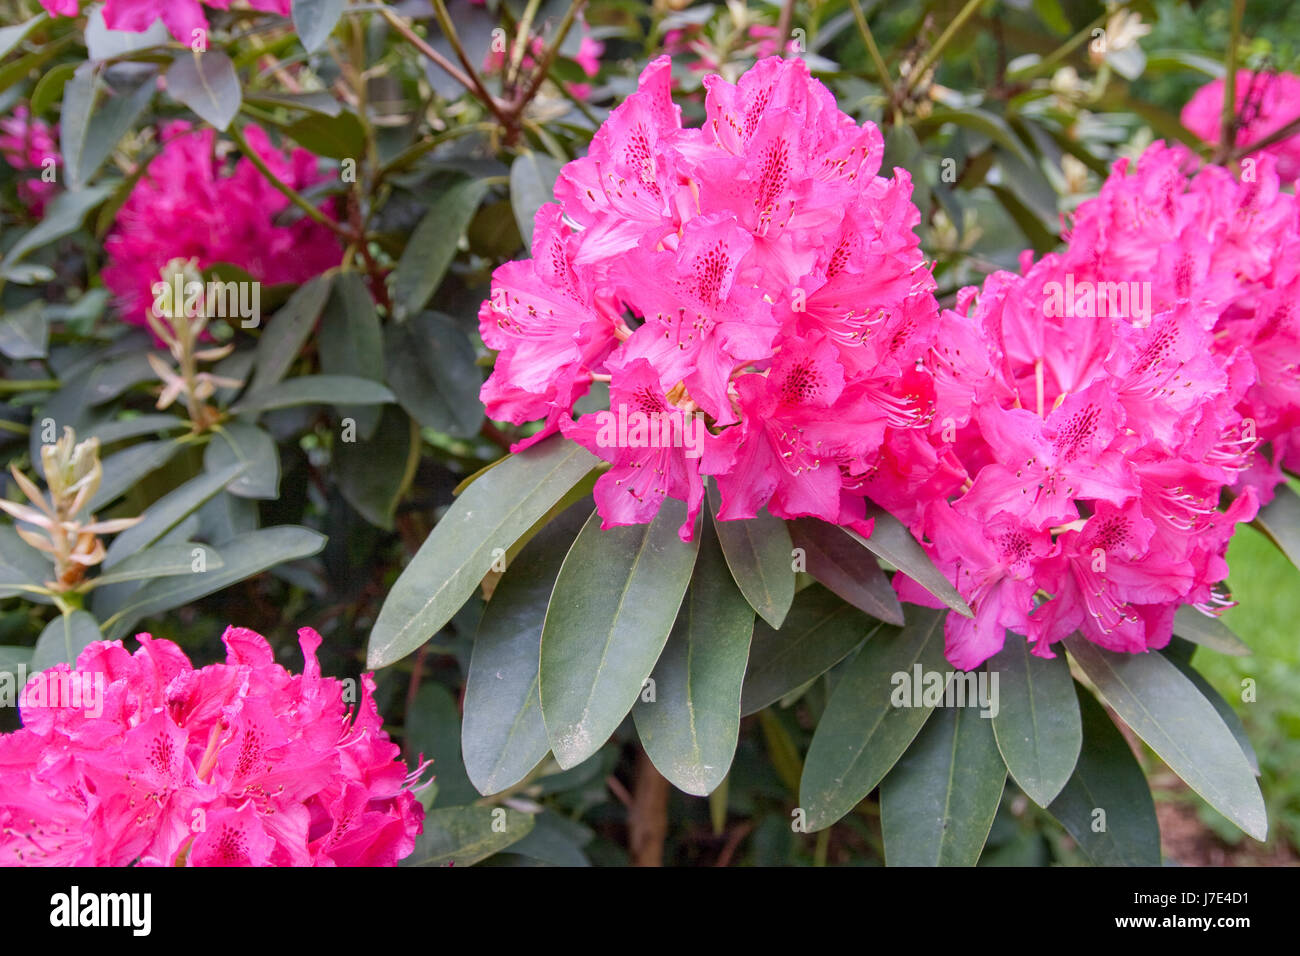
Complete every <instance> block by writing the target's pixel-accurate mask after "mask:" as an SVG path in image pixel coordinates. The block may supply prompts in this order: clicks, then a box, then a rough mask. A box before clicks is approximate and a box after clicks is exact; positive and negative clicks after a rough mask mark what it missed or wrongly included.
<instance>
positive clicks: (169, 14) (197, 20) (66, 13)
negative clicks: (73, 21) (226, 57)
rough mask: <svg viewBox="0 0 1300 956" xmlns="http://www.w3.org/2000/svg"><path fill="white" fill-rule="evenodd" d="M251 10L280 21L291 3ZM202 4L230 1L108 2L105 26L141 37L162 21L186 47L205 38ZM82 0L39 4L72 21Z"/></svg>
mask: <svg viewBox="0 0 1300 956" xmlns="http://www.w3.org/2000/svg"><path fill="white" fill-rule="evenodd" d="M247 3H248V6H249V7H250V8H251V9H253V10H263V11H265V12H267V13H278V14H280V16H282V17H287V16H289V14H290V11H291V8H292V6H293V0H247ZM204 4H206V5H207V6H209V7H212V8H214V9H216V10H229V9H230V0H204V3H199V0H107V2H105V4H104V24H105V25H106V26H107V27H108V28H109V29H110V30H126V31H127V32H129V33H144V32H145V31H146V30H148V29H149V28H150V27H151V26H153V24H154V21H156V20H162V22H163V23H164V24H166V26H167V29H168V30H170V31H171V35H172V36H173V37H175V38H176V39H177V40H179V41H180V42H181V43H184V44H186V45H189V44H190V43H191V42H193V41H194V39H195V35H196V31H198V35H200V36H204V35H206V33H207V30H208V18H207V16H206V15H205V14H204V12H203V7H204ZM80 5H81V0H41V6H42V7H44V8H45V10H46V11H47V12H48V13H49V14H50V16H54V17H75V16H76V15H77V13H78V8H79V7H80Z"/></svg>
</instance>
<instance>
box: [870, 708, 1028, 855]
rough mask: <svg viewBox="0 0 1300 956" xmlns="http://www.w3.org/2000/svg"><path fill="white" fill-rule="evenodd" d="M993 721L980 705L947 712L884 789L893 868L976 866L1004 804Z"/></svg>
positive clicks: (883, 823) (884, 824)
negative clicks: (980, 708)
mask: <svg viewBox="0 0 1300 956" xmlns="http://www.w3.org/2000/svg"><path fill="white" fill-rule="evenodd" d="M991 723H992V721H990V720H988V719H987V718H984V717H981V716H980V711H979V708H978V706H966V707H941V708H939V710H938V712H937V713H936V714H934V715H933V716H932V717H931V718H930V719H929V720H928V721H926V723H925V727H924V728H923V729H922V730H921V732H920V733H919V734H918V735H917V737H916V740H915V742H914V743H913V744H912V746H910V747H909V748H908V749H907V753H905V754H904V755H903V756H902V758H901V759H900V760H899V761H898V763H897V764H896V765H895V766H894V769H893V770H891V771H890V772H889V775H888V776H886V777H885V779H884V780H883V781H881V784H880V830H881V835H882V836H883V837H884V840H885V860H886V862H887V863H888V864H889V865H890V866H974V865H975V864H976V863H977V862H979V858H980V853H981V851H983V849H984V841H985V840H987V839H988V835H989V829H990V828H991V827H992V826H993V817H994V816H996V815H997V812H998V804H999V803H1000V802H1001V800H1002V789H1003V787H1004V786H1005V785H1006V781H1007V768H1006V767H1004V766H1003V765H1002V757H1001V755H1000V754H999V753H998V745H997V741H995V740H994V739H993V728H992V726H990V725H991Z"/></svg>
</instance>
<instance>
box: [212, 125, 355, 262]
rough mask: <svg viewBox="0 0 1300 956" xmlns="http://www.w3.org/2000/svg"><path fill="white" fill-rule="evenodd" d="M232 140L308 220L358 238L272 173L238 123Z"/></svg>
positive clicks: (346, 236)
mask: <svg viewBox="0 0 1300 956" xmlns="http://www.w3.org/2000/svg"><path fill="white" fill-rule="evenodd" d="M230 138H231V139H233V140H234V141H235V145H236V146H238V147H239V150H240V152H242V153H243V154H244V155H245V156H247V157H248V159H249V161H250V162H251V163H252V164H253V165H254V166H255V167H256V168H257V171H258V172H259V173H261V174H262V176H263V177H265V179H266V181H267V182H269V183H270V184H271V185H272V186H274V187H275V188H276V189H277V190H278V191H279V192H280V193H281V194H282V195H284V196H285V197H286V198H287V199H288V200H289V201H290V202H291V203H293V204H294V205H295V206H297V207H298V208H299V209H301V210H302V211H303V212H304V213H305V214H306V215H307V216H308V218H310V219H312V220H314V221H316V222H318V223H320V224H321V225H322V226H325V227H327V228H329V229H332V230H333V231H334V232H335V233H336V234H338V235H340V236H342V237H343V238H345V239H347V240H349V241H351V240H353V239H354V238H356V237H355V236H353V234H352V232H351V230H349V229H347V228H345V227H344V226H342V225H340V224H339V223H337V222H335V221H334V220H333V219H331V218H330V217H329V216H327V215H325V213H323V212H321V211H320V210H319V209H317V208H316V207H315V206H313V205H312V204H311V203H310V202H308V201H307V199H306V197H304V196H303V195H302V193H300V192H298V191H297V190H296V189H294V188H293V187H292V186H290V185H289V184H288V183H286V182H284V181H282V180H281V179H280V178H279V177H278V176H276V175H275V173H273V172H271V168H270V167H269V166H267V165H266V161H265V160H264V159H262V157H261V156H260V155H258V153H257V151H256V150H254V149H253V148H251V147H250V146H249V145H248V140H246V139H244V133H243V131H242V130H241V129H240V128H239V124H238V123H237V122H232V123H231V124H230Z"/></svg>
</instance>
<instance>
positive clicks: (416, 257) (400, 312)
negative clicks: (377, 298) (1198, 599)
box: [393, 179, 488, 320]
mask: <svg viewBox="0 0 1300 956" xmlns="http://www.w3.org/2000/svg"><path fill="white" fill-rule="evenodd" d="M487 188H488V187H487V184H486V183H485V182H483V180H481V179H470V180H466V181H465V182H461V183H457V184H456V185H455V186H452V187H451V188H450V189H448V190H447V191H446V192H444V193H443V194H442V195H441V196H439V197H438V198H437V199H436V200H434V202H433V203H432V205H430V206H429V211H428V212H427V213H425V214H424V218H422V219H421V220H420V224H419V225H418V226H416V227H415V232H413V233H412V234H411V238H410V239H409V240H408V241H407V243H406V248H405V249H404V250H403V251H402V257H401V258H400V259H399V260H398V261H397V268H396V269H394V270H393V305H394V307H395V309H396V313H397V318H398V319H399V320H402V319H405V318H406V317H407V316H409V315H414V314H415V313H416V312H419V311H420V310H421V309H423V308H424V306H425V304H426V303H427V302H428V301H429V297H430V296H431V295H433V293H434V292H435V291H437V289H438V286H440V285H441V284H442V279H443V276H445V275H446V274H447V269H448V268H450V266H451V262H452V260H453V259H455V258H456V249H457V246H458V244H459V243H460V237H461V236H462V235H464V233H465V230H466V229H468V228H469V223H470V220H471V219H473V218H474V213H475V212H476V211H477V210H478V206H479V203H480V202H482V201H483V196H484V194H485V193H486V192H487Z"/></svg>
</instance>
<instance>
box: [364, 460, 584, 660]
mask: <svg viewBox="0 0 1300 956" xmlns="http://www.w3.org/2000/svg"><path fill="white" fill-rule="evenodd" d="M597 463H598V459H597V458H596V456H594V455H592V454H591V453H590V452H589V451H587V450H586V449H585V448H582V447H581V446H580V445H577V444H575V443H573V442H570V441H566V440H565V439H564V438H562V437H561V436H559V435H556V436H553V437H551V438H548V439H547V440H546V441H543V442H540V443H539V444H537V445H534V446H533V447H532V448H529V449H528V450H526V451H523V452H520V453H519V454H518V455H512V456H510V457H509V458H508V459H507V460H506V461H504V462H502V464H500V465H499V466H497V467H496V468H493V469H492V470H491V471H489V472H487V473H486V474H485V475H483V477H482V478H480V479H479V480H478V481H476V482H474V483H473V484H472V485H470V486H469V488H467V489H466V490H465V492H464V494H462V495H461V496H460V497H459V498H457V499H456V500H455V502H454V503H453V504H452V506H451V507H450V508H449V509H448V510H447V513H446V514H445V515H443V517H442V519H441V520H440V521H439V522H438V523H437V524H436V525H435V526H434V529H433V532H432V533H431V534H430V535H429V537H428V538H426V539H425V541H424V544H422V545H421V546H420V550H419V551H418V552H417V553H416V555H415V557H414V558H412V559H411V562H410V564H408V565H407V566H406V570H405V571H403V572H402V574H401V576H400V577H398V579H397V582H396V583H395V584H394V585H393V588H392V590H391V591H390V592H389V594H388V598H387V600H385V602H384V606H383V607H382V608H381V609H380V612H379V619H378V620H377V621H376V622H375V626H374V629H373V630H372V631H371V632H370V645H369V650H368V652H367V665H366V666H367V667H369V668H372V669H377V668H380V667H387V666H388V665H389V664H392V663H393V662H394V661H398V660H401V659H402V658H403V657H405V656H406V655H407V654H409V653H411V652H412V651H413V650H415V649H416V648H417V647H419V646H420V645H421V644H423V643H424V642H425V641H427V640H428V639H429V638H430V637H432V636H433V635H434V634H435V633H436V632H437V631H439V630H440V629H441V628H442V626H443V625H444V624H446V623H447V622H448V621H450V620H451V618H452V615H454V614H455V613H456V612H457V611H458V610H460V607H461V605H462V604H464V603H465V601H466V599H468V598H469V596H470V595H471V594H472V593H474V589H475V588H476V587H477V586H478V584H479V582H480V581H481V580H483V575H485V574H487V573H488V571H489V570H491V568H492V564H493V562H494V561H495V560H496V558H497V556H498V554H499V553H501V554H503V553H504V552H505V551H506V549H508V548H509V547H510V546H511V545H512V544H514V543H515V542H516V541H517V540H519V537H520V536H521V535H523V534H524V533H525V532H526V531H528V530H529V529H530V528H531V527H532V526H533V523H534V522H535V521H537V519H539V518H540V517H542V515H544V514H546V512H547V511H549V510H550V508H551V506H552V505H554V504H555V503H556V502H557V501H559V500H560V499H561V498H563V497H564V494H565V492H567V491H568V490H569V489H570V488H572V487H573V486H574V485H576V484H577V483H578V482H579V481H581V480H582V479H583V477H585V476H586V475H587V473H588V472H590V471H591V470H592V469H593V468H594V467H596V465H597ZM494 552H495V553H494Z"/></svg>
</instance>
